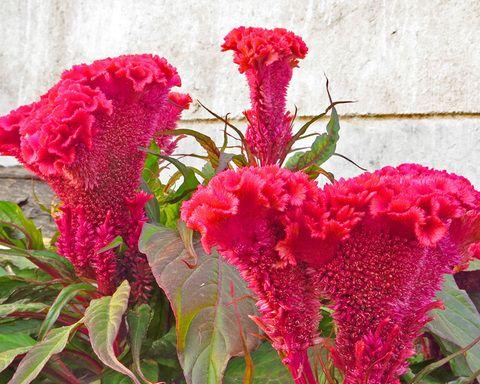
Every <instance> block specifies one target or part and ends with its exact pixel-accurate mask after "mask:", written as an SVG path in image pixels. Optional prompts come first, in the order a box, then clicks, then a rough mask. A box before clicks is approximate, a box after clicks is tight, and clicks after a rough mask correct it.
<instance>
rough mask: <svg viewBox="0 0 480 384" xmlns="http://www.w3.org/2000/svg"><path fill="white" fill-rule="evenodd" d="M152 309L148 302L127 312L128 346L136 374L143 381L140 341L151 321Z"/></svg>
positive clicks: (143, 337) (142, 339)
mask: <svg viewBox="0 0 480 384" xmlns="http://www.w3.org/2000/svg"><path fill="white" fill-rule="evenodd" d="M152 316H153V313H152V310H151V308H150V306H149V305H148V304H142V305H140V306H137V307H136V308H134V309H133V311H129V312H128V314H127V324H128V333H129V336H130V346H131V348H132V357H133V364H134V366H135V370H136V372H137V374H138V375H139V376H140V377H141V378H142V379H143V380H145V381H147V380H146V379H145V377H144V375H143V372H142V369H141V364H140V353H141V351H142V343H143V341H144V339H145V336H146V334H147V331H148V326H149V325H150V322H151V321H152Z"/></svg>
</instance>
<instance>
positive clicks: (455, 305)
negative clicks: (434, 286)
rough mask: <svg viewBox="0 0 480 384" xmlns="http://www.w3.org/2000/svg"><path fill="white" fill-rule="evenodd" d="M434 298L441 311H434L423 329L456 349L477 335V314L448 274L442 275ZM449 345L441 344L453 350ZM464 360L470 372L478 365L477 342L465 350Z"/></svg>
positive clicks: (479, 329) (479, 331) (479, 349)
mask: <svg viewBox="0 0 480 384" xmlns="http://www.w3.org/2000/svg"><path fill="white" fill-rule="evenodd" d="M437 298H438V299H440V300H442V302H443V304H444V306H445V310H443V311H442V310H435V311H434V319H433V320H432V321H431V322H430V323H429V324H428V325H427V329H428V330H429V331H430V332H431V333H432V334H434V335H435V336H437V337H438V338H439V341H440V343H442V340H446V341H448V342H449V343H451V344H453V345H454V346H456V350H458V349H460V348H464V347H465V346H466V345H468V344H469V343H471V342H472V341H473V340H474V339H475V338H476V337H478V336H480V314H479V313H478V311H477V309H476V308H475V305H474V304H473V302H472V301H471V300H470V298H469V297H468V295H467V293H466V292H465V291H463V290H461V289H459V288H458V286H457V284H456V283H455V280H454V279H453V277H452V276H447V277H446V278H445V282H444V285H443V289H442V290H441V291H440V292H439V293H438V295H437ZM451 344H444V347H445V349H446V350H447V351H448V352H455V351H456V350H451ZM466 361H467V364H468V366H469V367H470V369H471V370H472V372H474V371H475V370H477V369H478V367H480V345H478V344H477V345H475V346H474V347H473V348H471V349H470V350H469V351H468V352H467V353H466Z"/></svg>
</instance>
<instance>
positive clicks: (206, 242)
mask: <svg viewBox="0 0 480 384" xmlns="http://www.w3.org/2000/svg"><path fill="white" fill-rule="evenodd" d="M323 214H324V205H323V201H322V196H321V194H320V190H319V189H318V187H317V186H316V185H315V184H314V183H313V182H312V181H309V180H308V178H307V176H306V175H305V174H303V173H301V172H297V173H292V172H290V171H288V170H286V169H281V168H278V167H277V166H266V167H258V168H253V167H252V168H242V169H240V170H238V171H237V172H235V171H232V170H229V171H224V172H222V173H220V174H219V175H218V176H216V177H215V178H213V179H212V180H211V181H210V183H209V184H208V186H207V187H199V189H198V191H197V192H195V194H194V195H193V197H192V198H191V200H189V201H187V202H185V203H184V204H183V207H182V219H183V220H184V221H185V222H186V223H187V225H188V226H189V227H191V228H193V229H195V230H197V231H199V232H200V233H201V234H202V244H203V246H204V248H205V250H206V251H207V252H210V250H211V248H212V247H214V246H215V247H217V248H218V252H219V253H220V254H221V255H222V256H223V257H224V258H225V259H226V260H227V261H228V262H230V263H231V264H233V265H235V266H236V267H237V268H238V270H239V271H240V274H241V275H242V277H243V278H244V279H245V280H246V281H247V282H248V285H249V287H250V288H251V289H252V290H253V292H255V294H256V295H257V297H258V302H257V307H258V308H259V310H260V313H261V317H260V318H258V319H256V322H257V323H258V324H259V325H260V327H261V328H262V329H263V330H264V331H265V332H266V334H267V335H268V336H269V338H270V339H271V341H272V345H273V346H274V348H275V349H276V350H277V351H278V352H279V354H280V356H282V358H283V362H284V363H285V364H286V365H287V366H288V367H289V369H290V370H291V372H292V375H293V377H294V378H295V382H296V383H312V382H315V380H314V376H313V373H312V370H311V368H310V364H309V361H308V356H307V349H308V348H309V347H310V346H312V345H313V344H314V343H315V341H316V339H317V328H318V322H319V318H320V315H319V308H320V302H319V300H318V291H317V289H316V287H315V284H314V279H313V278H314V275H313V272H314V270H313V269H311V268H309V267H308V265H307V264H306V263H305V260H306V259H308V258H310V257H316V258H318V259H322V258H323V257H324V252H323V251H324V250H323V247H324V245H323V244H324V242H323V241H322V238H324V237H325V233H323V232H320V231H318V230H317V222H318V221H319V220H321V218H322V216H323Z"/></svg>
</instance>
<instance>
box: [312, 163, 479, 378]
mask: <svg viewBox="0 0 480 384" xmlns="http://www.w3.org/2000/svg"><path fill="white" fill-rule="evenodd" d="M325 193H326V203H327V211H328V212H329V213H328V215H329V218H330V219H332V220H334V219H335V218H336V217H344V216H345V215H348V216H350V217H352V218H355V219H356V220H357V224H356V225H355V226H353V227H352V229H351V232H350V234H349V237H348V239H347V240H345V241H343V242H342V243H341V244H340V245H339V246H338V248H337V250H336V252H335V256H334V258H333V259H332V261H331V262H330V263H329V264H327V265H326V266H324V267H320V268H319V276H320V278H319V280H320V281H319V287H320V289H321V290H322V293H323V294H324V295H326V296H328V297H329V298H330V299H331V300H332V301H333V303H334V304H333V305H334V309H335V313H334V319H335V321H336V323H337V326H338V334H337V337H336V340H335V347H334V350H333V353H334V359H335V361H336V364H337V365H338V366H339V367H340V368H341V369H342V370H343V372H344V373H345V383H346V384H365V383H369V384H392V383H399V376H400V375H401V374H403V373H404V372H405V370H406V368H407V365H408V364H407V362H406V359H407V358H408V357H410V356H411V355H412V354H413V353H414V348H413V343H414V340H415V338H416V337H417V336H419V334H420V332H421V328H422V327H423V326H424V325H425V324H426V323H427V322H428V321H429V320H430V318H429V315H428V312H429V311H430V310H431V309H433V308H438V307H441V303H439V302H438V301H435V298H434V297H435V292H436V291H437V290H439V289H440V286H441V283H442V279H443V275H444V274H445V273H452V272H454V271H456V270H459V269H463V268H464V267H466V266H467V265H468V262H469V261H470V260H471V258H472V257H479V256H480V252H479V250H480V247H479V244H480V195H479V193H478V192H476V191H475V190H474V189H473V187H472V186H471V184H470V183H469V182H468V181H467V180H466V179H464V178H462V177H459V176H455V175H451V174H448V173H446V172H441V171H435V170H430V169H428V168H424V167H421V166H418V165H411V164H406V165H402V166H399V167H398V168H392V167H386V168H383V169H381V170H379V171H377V172H374V173H366V174H363V175H361V176H359V177H356V178H353V179H350V180H342V181H339V182H338V183H335V184H333V185H331V186H327V187H326V188H325Z"/></svg>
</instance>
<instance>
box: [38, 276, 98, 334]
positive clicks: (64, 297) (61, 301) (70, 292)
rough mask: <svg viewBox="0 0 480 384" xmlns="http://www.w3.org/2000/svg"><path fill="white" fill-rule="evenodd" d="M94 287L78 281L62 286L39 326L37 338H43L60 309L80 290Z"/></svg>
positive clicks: (83, 290)
mask: <svg viewBox="0 0 480 384" xmlns="http://www.w3.org/2000/svg"><path fill="white" fill-rule="evenodd" d="M95 290H96V288H95V287H94V286H93V285H90V284H87V283H78V284H72V285H67V286H66V287H65V288H63V289H62V290H61V291H60V293H59V294H58V296H57V297H56V298H55V301H54V302H53V304H52V306H51V307H50V309H49V310H48V313H47V316H46V317H45V320H44V321H43V323H42V326H41V327H40V331H39V333H38V338H39V340H41V339H43V338H44V337H45V335H46V333H47V332H48V331H49V330H50V329H51V328H52V327H53V326H54V324H55V322H56V321H57V319H58V317H59V316H60V313H61V311H62V309H63V308H64V307H65V306H66V305H67V304H68V303H69V302H70V301H71V300H72V299H73V298H74V297H75V296H77V295H79V294H80V293H81V292H86V291H95Z"/></svg>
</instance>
